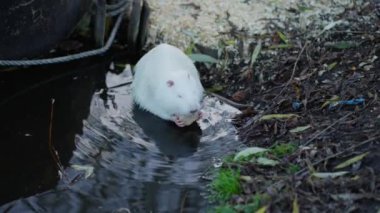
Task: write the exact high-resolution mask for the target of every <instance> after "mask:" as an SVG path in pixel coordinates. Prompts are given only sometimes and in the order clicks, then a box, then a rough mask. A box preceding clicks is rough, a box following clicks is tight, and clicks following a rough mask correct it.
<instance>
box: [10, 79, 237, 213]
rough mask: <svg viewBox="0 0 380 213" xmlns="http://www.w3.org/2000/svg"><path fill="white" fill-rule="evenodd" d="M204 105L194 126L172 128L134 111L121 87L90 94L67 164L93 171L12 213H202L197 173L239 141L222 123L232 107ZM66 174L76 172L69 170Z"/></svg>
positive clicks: (209, 100) (211, 101)
mask: <svg viewBox="0 0 380 213" xmlns="http://www.w3.org/2000/svg"><path fill="white" fill-rule="evenodd" d="M205 103H206V104H205V108H204V113H203V114H204V115H205V118H204V119H203V120H202V121H199V122H198V123H197V124H193V125H191V126H189V127H185V128H178V127H176V126H175V125H174V124H173V123H171V122H167V121H163V120H161V119H159V118H157V117H155V116H153V115H151V114H150V113H148V112H145V111H142V110H140V109H138V108H137V107H134V105H133V102H132V98H131V89H130V86H129V85H125V86H122V87H118V88H114V89H108V90H106V89H104V90H102V91H99V92H97V93H94V94H93V97H92V101H91V106H90V114H89V116H88V118H87V119H86V120H84V121H83V129H82V133H81V134H78V135H77V136H76V139H75V144H76V149H75V151H74V155H73V157H72V159H71V160H70V164H71V165H80V166H84V167H90V168H92V169H93V174H92V175H91V176H90V177H88V178H87V179H84V178H83V179H80V180H79V181H77V182H75V183H74V184H72V185H69V186H68V185H67V184H66V183H65V181H61V184H60V185H59V186H58V187H57V188H56V189H54V190H51V191H48V192H46V193H43V194H40V195H35V196H32V197H30V198H27V199H21V200H18V201H16V203H17V204H16V205H14V208H13V209H12V210H16V209H17V208H19V209H18V210H20V209H21V210H26V209H29V210H30V209H34V210H37V211H38V210H41V208H42V209H44V210H46V211H51V210H54V211H55V212H57V211H68V210H70V211H80V212H94V211H96V212H102V211H104V212H112V211H117V210H118V209H121V210H122V209H123V208H128V209H130V210H131V212H149V211H153V212H178V211H180V210H181V209H182V210H184V211H186V212H204V211H206V209H207V207H208V203H207V198H206V197H204V194H205V186H206V182H205V181H203V180H202V178H201V177H202V175H204V174H205V172H207V171H208V170H209V169H210V168H212V167H214V164H215V159H219V158H221V157H222V156H224V155H226V154H227V153H229V152H231V151H234V150H235V149H237V148H238V147H239V146H240V145H241V144H240V143H239V141H238V140H237V136H236V130H235V129H234V128H233V126H232V124H231V123H230V122H229V121H228V118H230V117H232V116H233V115H234V114H235V113H237V112H238V110H236V109H234V108H232V107H229V106H227V105H224V104H221V103H220V102H219V101H217V100H216V99H213V98H210V97H206V98H205ZM66 172H67V174H74V175H75V174H78V173H81V171H76V170H74V169H72V168H70V167H68V168H67V169H66ZM25 203H27V205H26V204H25Z"/></svg>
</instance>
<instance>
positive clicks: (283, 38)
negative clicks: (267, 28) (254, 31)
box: [277, 31, 289, 44]
mask: <svg viewBox="0 0 380 213" xmlns="http://www.w3.org/2000/svg"><path fill="white" fill-rule="evenodd" d="M277 35H278V37H280V39H281V40H282V41H283V42H284V43H285V44H288V43H289V39H288V38H287V37H286V35H285V34H284V33H282V32H280V31H277Z"/></svg>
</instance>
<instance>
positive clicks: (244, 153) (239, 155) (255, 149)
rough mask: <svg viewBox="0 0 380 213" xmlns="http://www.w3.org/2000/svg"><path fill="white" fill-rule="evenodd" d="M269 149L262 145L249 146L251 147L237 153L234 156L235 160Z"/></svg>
mask: <svg viewBox="0 0 380 213" xmlns="http://www.w3.org/2000/svg"><path fill="white" fill-rule="evenodd" d="M267 150H268V149H264V148H260V147H249V148H246V149H244V150H242V151H240V152H239V153H237V154H236V155H235V157H234V161H237V160H239V159H240V158H245V157H248V156H250V155H253V154H256V153H260V152H265V151H267Z"/></svg>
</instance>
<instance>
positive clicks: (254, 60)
mask: <svg viewBox="0 0 380 213" xmlns="http://www.w3.org/2000/svg"><path fill="white" fill-rule="evenodd" d="M260 51H261V40H259V41H258V42H257V45H256V47H255V49H254V50H253V53H252V56H251V63H250V65H249V66H250V67H251V68H252V66H253V64H254V63H255V62H256V59H257V56H258V55H259V53H260Z"/></svg>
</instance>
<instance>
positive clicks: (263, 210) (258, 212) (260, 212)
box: [255, 206, 268, 213]
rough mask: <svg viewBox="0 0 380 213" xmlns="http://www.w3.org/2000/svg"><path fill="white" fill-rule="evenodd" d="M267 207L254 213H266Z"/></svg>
mask: <svg viewBox="0 0 380 213" xmlns="http://www.w3.org/2000/svg"><path fill="white" fill-rule="evenodd" d="M267 209H268V206H263V207H261V208H260V209H259V210H257V211H256V212H255V213H265V212H267Z"/></svg>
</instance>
